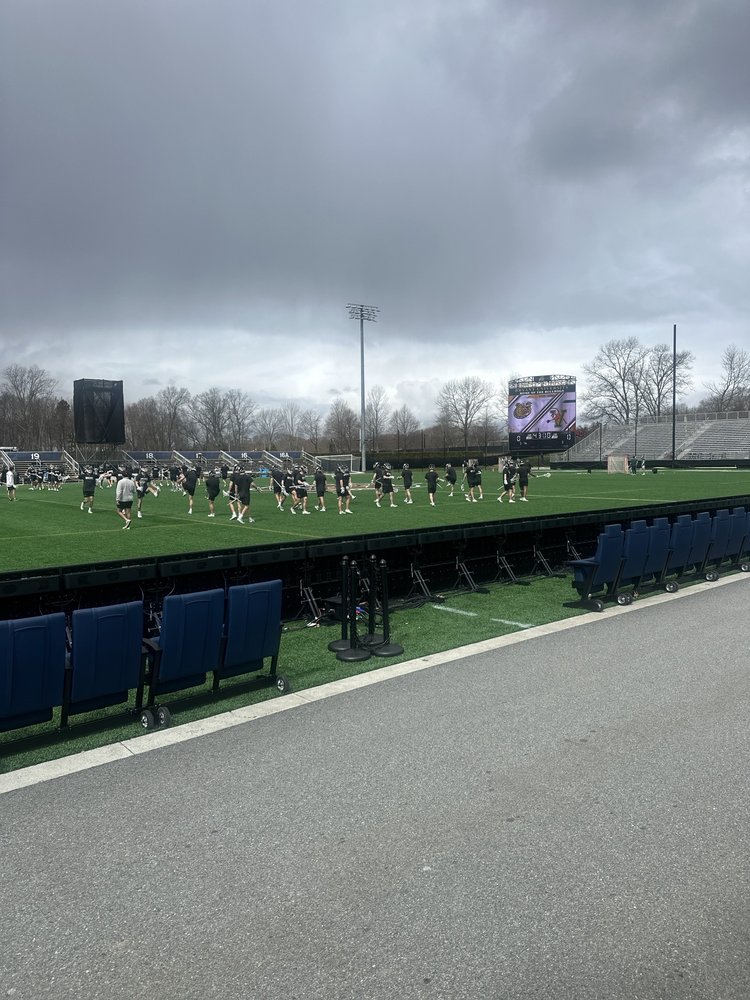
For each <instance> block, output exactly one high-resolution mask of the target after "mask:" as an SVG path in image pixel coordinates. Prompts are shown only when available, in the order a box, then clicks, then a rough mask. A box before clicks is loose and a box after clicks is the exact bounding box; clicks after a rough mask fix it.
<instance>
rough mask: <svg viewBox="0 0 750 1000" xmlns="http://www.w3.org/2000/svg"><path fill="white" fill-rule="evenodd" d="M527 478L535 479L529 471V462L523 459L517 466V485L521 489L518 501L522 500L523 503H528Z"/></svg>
mask: <svg viewBox="0 0 750 1000" xmlns="http://www.w3.org/2000/svg"><path fill="white" fill-rule="evenodd" d="M529 476H534V479H536V475H535V474H534V473H533V472H532V471H531V462H529V461H528V460H527V459H524V460H523V461H522V462H520V463H519V466H518V485H519V486H520V488H521V496H520V497H519V498H518V499H519V500H523V502H524V503H528V502H529V498H528V496H527V494H528V491H529Z"/></svg>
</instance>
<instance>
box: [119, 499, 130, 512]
mask: <svg viewBox="0 0 750 1000" xmlns="http://www.w3.org/2000/svg"><path fill="white" fill-rule="evenodd" d="M132 506H133V501H132V500H118V501H117V509H118V510H130V508H131V507H132Z"/></svg>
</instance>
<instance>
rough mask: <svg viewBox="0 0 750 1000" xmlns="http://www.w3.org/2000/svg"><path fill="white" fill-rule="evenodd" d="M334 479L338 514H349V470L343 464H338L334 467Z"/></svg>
mask: <svg viewBox="0 0 750 1000" xmlns="http://www.w3.org/2000/svg"><path fill="white" fill-rule="evenodd" d="M334 481H335V483H336V497H337V499H338V505H339V514H351V511H350V510H349V504H350V503H351V502H352V494H351V490H350V488H349V481H350V478H349V470H348V469H347V468H346V467H345V466H343V465H339V466H338V467H337V469H336V476H335V480H334Z"/></svg>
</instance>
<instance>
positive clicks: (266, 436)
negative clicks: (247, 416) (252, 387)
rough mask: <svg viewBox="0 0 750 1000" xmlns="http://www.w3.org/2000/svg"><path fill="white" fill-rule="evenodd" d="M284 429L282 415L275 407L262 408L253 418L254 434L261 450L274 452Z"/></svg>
mask: <svg viewBox="0 0 750 1000" xmlns="http://www.w3.org/2000/svg"><path fill="white" fill-rule="evenodd" d="M283 427H284V415H283V413H282V412H281V410H279V409H276V408H275V407H270V406H269V407H263V408H262V409H260V410H258V413H257V415H256V417H255V433H256V435H257V440H258V442H259V443H260V446H261V448H263V449H264V450H265V451H274V450H275V449H276V447H277V444H278V440H279V437H280V435H281V432H282V429H283Z"/></svg>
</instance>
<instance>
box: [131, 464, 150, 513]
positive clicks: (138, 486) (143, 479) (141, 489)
mask: <svg viewBox="0 0 750 1000" xmlns="http://www.w3.org/2000/svg"><path fill="white" fill-rule="evenodd" d="M134 479H135V495H136V507H137V515H138V517H143V498H144V497H145V495H146V494H147V493H148V492H149V486H150V485H151V479H150V478H149V474H148V470H147V469H139V470H138V473H137V474H136V475H135V476H134Z"/></svg>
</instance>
